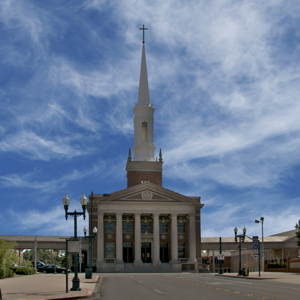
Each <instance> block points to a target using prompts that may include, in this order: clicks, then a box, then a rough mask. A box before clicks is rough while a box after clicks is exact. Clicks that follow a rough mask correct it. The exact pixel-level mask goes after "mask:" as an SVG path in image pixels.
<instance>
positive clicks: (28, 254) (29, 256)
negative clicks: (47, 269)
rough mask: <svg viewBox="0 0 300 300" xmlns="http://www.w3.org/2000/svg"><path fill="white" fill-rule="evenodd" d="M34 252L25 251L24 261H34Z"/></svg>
mask: <svg viewBox="0 0 300 300" xmlns="http://www.w3.org/2000/svg"><path fill="white" fill-rule="evenodd" d="M33 254H34V251H33V250H29V251H28V250H25V251H23V260H29V261H32V260H33V258H34V255H33Z"/></svg>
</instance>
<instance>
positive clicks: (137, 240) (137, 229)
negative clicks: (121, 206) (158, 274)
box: [134, 214, 143, 267]
mask: <svg viewBox="0 0 300 300" xmlns="http://www.w3.org/2000/svg"><path fill="white" fill-rule="evenodd" d="M141 248H142V240H141V214H134V251H135V259H134V265H135V266H137V267H138V266H139V265H140V266H142V264H143V262H142V259H141Z"/></svg>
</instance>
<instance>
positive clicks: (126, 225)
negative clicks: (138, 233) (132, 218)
mask: <svg viewBox="0 0 300 300" xmlns="http://www.w3.org/2000/svg"><path fill="white" fill-rule="evenodd" d="M132 225H133V223H132V222H123V233H132V232H133V226H132Z"/></svg>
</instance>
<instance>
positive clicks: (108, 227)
mask: <svg viewBox="0 0 300 300" xmlns="http://www.w3.org/2000/svg"><path fill="white" fill-rule="evenodd" d="M105 233H115V222H105Z"/></svg>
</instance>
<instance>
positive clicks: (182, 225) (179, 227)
mask: <svg viewBox="0 0 300 300" xmlns="http://www.w3.org/2000/svg"><path fill="white" fill-rule="evenodd" d="M177 231H178V233H185V223H178V224H177Z"/></svg>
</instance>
